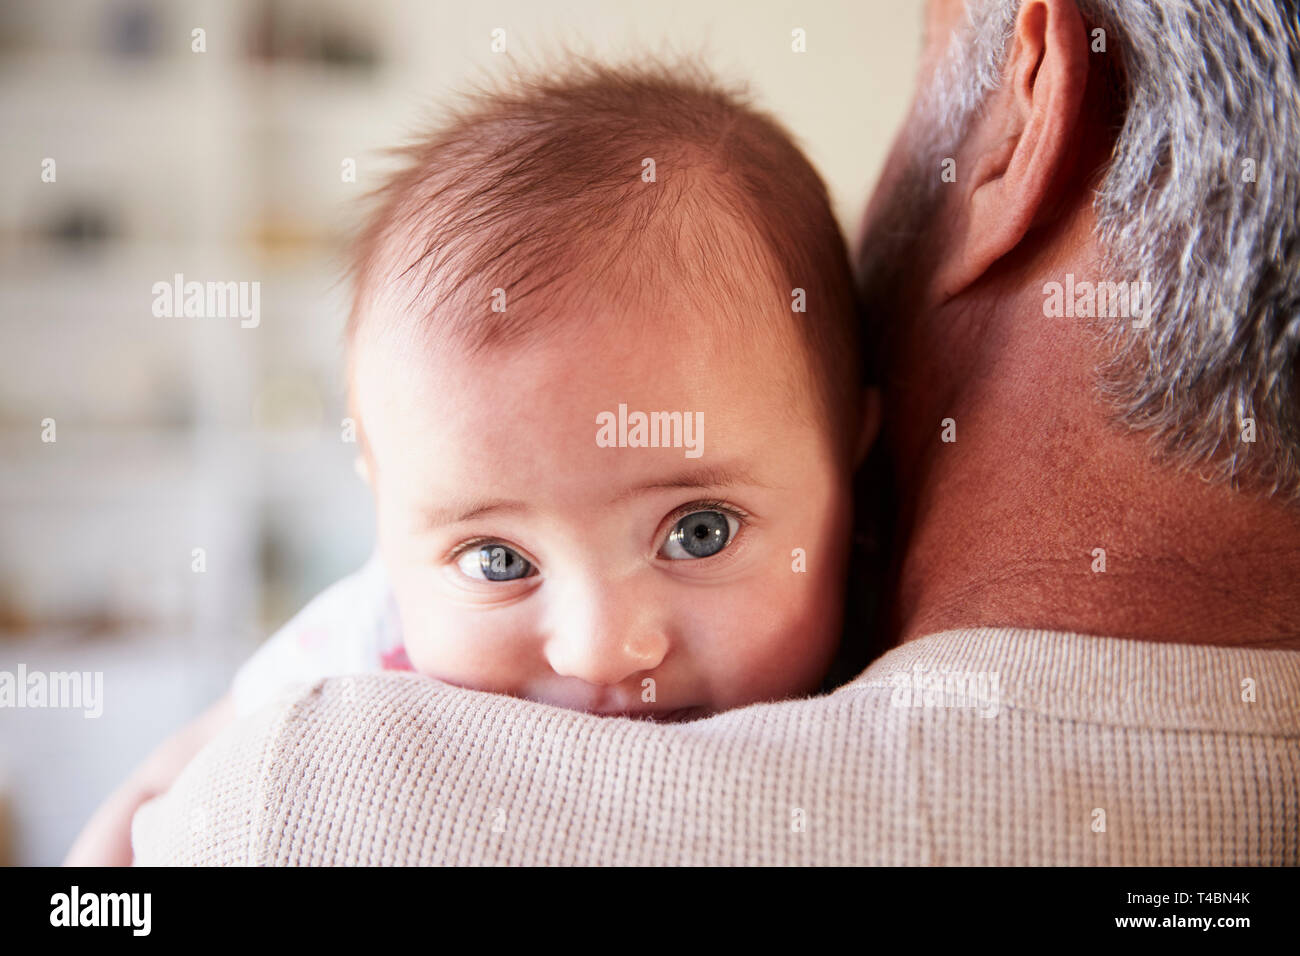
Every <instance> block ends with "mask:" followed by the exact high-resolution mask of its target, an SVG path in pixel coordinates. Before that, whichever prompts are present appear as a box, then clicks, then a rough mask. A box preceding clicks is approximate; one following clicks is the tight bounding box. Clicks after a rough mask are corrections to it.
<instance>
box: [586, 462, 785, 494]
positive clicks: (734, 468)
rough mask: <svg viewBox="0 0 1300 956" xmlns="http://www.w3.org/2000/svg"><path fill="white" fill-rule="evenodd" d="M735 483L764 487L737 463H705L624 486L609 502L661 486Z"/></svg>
mask: <svg viewBox="0 0 1300 956" xmlns="http://www.w3.org/2000/svg"><path fill="white" fill-rule="evenodd" d="M737 485H758V486H760V487H765V486H763V485H762V483H761V482H759V481H758V480H757V479H756V478H755V477H754V476H753V474H751V473H750V472H749V471H747V470H746V469H744V468H742V467H740V466H738V465H706V466H704V467H702V468H688V469H686V470H685V471H681V472H677V473H676V474H673V475H668V476H666V477H664V478H661V479H658V480H656V481H647V482H645V483H644V484H640V485H634V486H633V487H631V488H625V489H624V490H623V491H620V492H619V493H618V494H617V495H615V496H614V497H613V498H612V499H610V500H611V502H619V501H624V500H626V499H628V498H632V497H635V496H636V495H639V494H644V493H645V492H647V491H658V490H660V489H663V488H733V487H735V486H737Z"/></svg>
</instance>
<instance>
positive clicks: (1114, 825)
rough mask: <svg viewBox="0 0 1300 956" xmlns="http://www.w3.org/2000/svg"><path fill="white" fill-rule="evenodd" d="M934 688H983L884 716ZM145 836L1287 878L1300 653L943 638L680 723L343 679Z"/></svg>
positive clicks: (219, 855) (150, 821)
mask: <svg viewBox="0 0 1300 956" xmlns="http://www.w3.org/2000/svg"><path fill="white" fill-rule="evenodd" d="M942 671H961V672H975V673H982V674H984V675H986V678H985V679H986V681H987V680H991V674H992V673H996V674H997V681H998V684H997V693H992V692H991V691H990V692H989V693H988V694H987V695H986V696H987V697H988V698H990V699H988V700H976V701H971V700H968V703H975V704H976V705H977V706H975V707H962V708H958V707H938V706H900V705H899V704H900V701H899V693H898V683H899V681H900V680H902V677H901V676H900V675H901V674H904V673H906V674H909V675H915V674H917V673H928V674H934V673H935V672H942ZM1247 679H1249V680H1251V681H1253V682H1254V683H1253V686H1254V693H1255V697H1256V699H1255V700H1254V701H1253V702H1246V701H1244V700H1243V681H1245V680H1247ZM968 686H969V685H968ZM1245 686H1250V685H1249V684H1247V685H1245ZM931 703H933V701H932V702H931ZM994 705H996V715H995V716H991V717H989V716H981V715H980V714H981V712H983V713H993V711H994ZM1103 822H1104V829H1101V828H1100V824H1102V823H1103ZM134 842H135V852H136V862H137V863H138V864H146V865H147V864H200V865H209V864H227V865H228V864H271V865H316V864H335V865H342V864H347V865H381V864H382V865H393V864H646V865H665V864H671V865H677V864H759V865H765V864H788V865H800V864H963V865H985V864H995V865H996V864H1062V865H1080V864H1084V865H1086V864H1105V865H1151V866H1168V865H1185V864H1197V865H1215V866H1218V865H1247V864H1292V865H1294V864H1300V653H1296V652H1290V651H1263V650H1238V649H1228V648H1216V647H1196V646H1189V645H1178V644H1156V643H1148V642H1138V641H1125V640H1112V639H1104V638H1095V637H1083V636H1079V635H1069V634H1056V633H1047V632H1041V631H1024V630H1012V629H991V628H984V629H975V630H964V631H952V632H947V633H944V634H936V635H932V636H930V637H926V638H923V639H921V640H918V641H914V642H912V643H909V644H907V645H905V646H903V647H901V648H898V649H896V650H894V651H891V652H890V653H888V654H886V655H885V656H883V657H882V658H880V659H879V660H878V661H877V662H876V663H875V664H873V665H872V666H871V667H870V668H869V669H868V670H867V671H866V672H864V673H863V674H862V675H861V676H860V677H858V678H857V679H856V680H855V681H853V683H851V684H849V685H846V686H844V687H842V688H840V689H839V690H837V691H836V692H834V693H832V694H830V695H827V696H825V697H820V698H815V699H811V700H798V701H786V702H782V703H773V704H760V705H755V706H751V707H746V708H743V709H739V710H733V711H728V712H725V713H722V714H719V715H717V716H715V717H712V718H709V719H707V720H701V721H696V722H693V723H689V724H675V725H663V724H654V723H649V722H644V721H632V720H626V719H619V718H603V717H594V716H590V715H586V714H582V713H577V712H573V711H567V710H560V709H557V708H553V707H549V706H546V705H543V704H537V703H532V702H528V701H522V700H517V699H514V698H508V697H502V696H499V695H495V694H486V693H481V692H477V691H469V690H464V689H460V688H455V687H450V686H448V685H446V684H442V683H440V682H438V681H433V680H430V679H428V678H422V677H418V676H413V675H401V674H375V675H367V676H359V677H351V678H337V679H332V680H327V681H322V682H319V683H317V684H315V685H312V686H311V687H309V688H305V689H303V690H301V691H298V692H295V693H294V694H293V695H291V696H288V697H285V698H283V699H282V700H281V701H278V702H277V703H275V704H274V705H272V706H270V707H268V708H266V709H265V710H263V711H261V712H259V713H258V714H256V715H255V716H253V717H250V718H248V719H246V720H244V721H242V722H241V723H240V724H238V725H236V726H235V727H234V728H232V729H231V730H230V731H228V732H227V733H226V734H225V735H223V736H222V737H221V738H219V739H218V740H216V741H214V742H213V743H212V744H211V745H210V746H209V747H208V748H206V749H205V750H204V751H203V752H202V753H201V754H200V755H199V756H198V757H197V758H196V759H195V760H194V762H193V763H192V764H191V765H190V766H189V767H188V768H187V769H186V770H185V772H184V773H183V774H182V775H181V777H180V779H179V780H178V781H177V783H176V784H175V786H174V787H173V788H172V790H171V791H170V792H169V793H168V794H166V795H165V796H163V797H160V798H159V799H157V800H154V801H153V802H151V803H149V804H146V805H145V806H144V807H143V808H142V809H141V810H140V812H139V813H138V814H137V815H136V819H135V824H134Z"/></svg>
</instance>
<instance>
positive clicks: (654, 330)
mask: <svg viewBox="0 0 1300 956" xmlns="http://www.w3.org/2000/svg"><path fill="white" fill-rule="evenodd" d="M665 314H667V315H668V316H671V318H666V317H665ZM601 315H602V316H604V318H602V319H601V320H600V321H599V322H595V323H591V325H590V327H587V328H579V330H577V331H573V332H563V331H562V332H560V333H558V334H557V335H556V336H555V337H554V338H551V339H547V340H544V341H542V342H540V343H529V344H527V345H525V346H522V347H519V348H512V349H507V350H503V349H489V350H487V351H486V352H484V353H482V354H480V355H478V356H474V357H470V356H469V355H467V354H465V353H458V354H455V355H447V356H441V357H434V356H431V355H429V354H427V353H423V352H421V353H420V354H415V353H417V352H419V350H416V349H411V348H406V349H398V348H396V347H393V346H389V345H386V344H384V343H383V342H374V341H371V342H366V343H361V344H359V345H358V348H357V353H356V365H355V379H354V382H355V386H356V389H357V403H358V411H359V413H360V416H361V421H362V426H363V428H364V429H365V431H366V434H367V438H368V441H369V443H370V449H371V454H372V459H371V461H372V466H371V481H372V484H373V486H374V492H375V495H376V502H377V508H378V527H379V546H380V550H381V554H382V557H383V559H384V561H385V564H386V565H387V567H388V570H389V573H390V576H391V579H392V584H393V588H394V592H395V596H396V600H397V603H398V607H399V611H400V615H401V621H402V627H403V631H404V634H405V641H406V649H407V654H408V656H409V657H410V659H411V662H412V664H413V665H414V667H415V669H416V670H418V671H419V672H421V673H424V674H427V675H430V676H433V677H436V678H439V679H441V680H444V681H447V682H449V683H452V684H458V685H461V686H465V687H472V688H476V689H480V690H487V691H496V692H500V693H505V694H511V695H514V696H518V697H524V698H529V699H532V700H537V701H542V702H545V703H550V704H553V705H556V706H561V707H568V708H574V709H580V710H587V711H593V712H598V713H606V714H614V713H618V714H630V715H636V716H647V717H651V718H654V719H670V720H675V719H689V718H691V717H697V716H703V715H704V714H707V713H709V712H714V711H720V710H724V709H727V708H731V707H737V706H740V705H743V704H747V703H753V702H756V701H762V700H769V699H776V698H782V697H787V696H793V695H799V694H804V693H811V692H813V691H815V690H816V689H817V687H818V685H819V682H820V681H821V679H822V678H823V676H824V675H825V673H826V671H827V669H828V667H829V665H830V662H831V659H832V657H833V655H834V652H835V649H836V647H837V644H838V639H839V628H840V623H841V605H842V599H843V581H844V576H845V570H846V568H845V562H846V561H847V559H848V554H849V550H848V541H849V526H850V518H851V514H850V485H851V475H850V471H851V463H848V464H846V463H842V462H837V456H836V454H835V448H836V443H835V442H834V441H832V437H831V435H830V434H828V431H827V427H826V426H824V425H816V426H814V425H812V424H808V422H811V421H819V420H820V419H819V418H818V417H817V416H816V415H815V414H814V411H813V399H812V395H813V393H814V390H813V389H811V388H809V387H808V386H807V382H806V381H803V380H804V379H806V377H807V373H806V371H805V366H804V364H803V362H802V361H801V359H800V356H801V354H802V353H801V352H800V351H799V349H800V348H801V346H800V345H799V344H798V343H797V341H796V339H795V337H794V336H795V333H794V330H793V329H788V330H783V331H782V332H780V333H777V332H773V333H772V336H771V339H770V340H766V341H765V340H763V339H762V338H761V337H756V336H747V337H741V336H736V335H735V334H734V333H732V334H730V335H729V334H728V333H727V331H726V330H725V328H723V326H724V325H725V323H722V322H719V321H717V320H716V319H710V318H709V317H708V316H707V315H701V314H699V313H698V309H692V307H690V306H688V305H686V304H685V303H681V304H677V305H674V307H673V308H670V309H666V310H656V311H655V312H653V313H651V312H648V311H647V312H642V311H641V310H639V309H638V308H636V307H629V306H628V305H626V304H613V303H611V304H610V305H609V307H608V308H607V309H606V310H605V311H603V312H602V313H601ZM796 318H797V317H796ZM782 321H784V322H786V323H789V322H790V321H791V316H778V317H777V318H776V320H775V322H773V323H770V324H773V325H776V324H778V323H780V322H782ZM575 325H577V326H581V325H582V323H575ZM786 332H788V337H785V335H786ZM620 405H625V406H626V410H627V418H628V420H629V423H630V424H629V426H628V429H629V431H628V432H625V435H626V436H627V437H628V442H627V444H628V445H630V444H631V443H632V442H633V441H635V440H636V437H635V436H634V435H632V434H631V431H632V429H634V427H635V421H636V419H635V416H634V415H633V413H634V412H644V413H651V412H678V413H682V415H681V417H682V418H683V419H687V418H689V420H690V421H691V423H692V425H695V424H696V423H697V422H699V421H701V419H702V424H703V429H702V435H701V434H700V433H699V432H698V431H695V430H693V431H692V432H691V433H690V435H689V437H690V439H691V441H692V442H693V444H694V449H692V448H689V447H657V448H656V447H608V446H609V444H610V442H611V441H613V442H618V441H619V438H620V436H619V431H620V426H619V423H618V418H619V406H620ZM602 413H612V415H610V416H605V415H602ZM611 419H612V420H613V424H612V425H610V424H609V423H610V421H611ZM598 422H599V423H598ZM601 433H603V437H602V439H601V441H600V442H598V440H597V439H598V434H601ZM670 437H671V436H665V439H664V442H661V444H662V443H665V442H666V441H667V440H669V438H670ZM701 438H702V441H700V439H701ZM688 452H690V454H688Z"/></svg>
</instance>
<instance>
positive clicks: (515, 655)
mask: <svg viewBox="0 0 1300 956" xmlns="http://www.w3.org/2000/svg"><path fill="white" fill-rule="evenodd" d="M398 607H399V610H400V612H401V617H402V636H403V640H404V642H405V645H406V655H407V657H408V658H410V661H411V666H412V667H414V668H415V670H416V671H417V672H418V673H421V674H425V675H427V676H429V677H436V678H438V679H439V680H443V681H446V682H448V683H451V684H457V685H459V686H461V687H470V688H473V689H475V690H485V691H495V692H498V693H510V692H511V690H512V689H513V687H514V685H515V684H516V683H517V682H518V679H519V674H520V673H522V671H523V669H524V664H525V662H524V661H523V660H522V658H521V654H522V653H523V648H525V647H526V646H527V642H526V641H523V640H520V639H518V637H517V635H515V634H514V632H513V631H514V629H513V628H512V625H511V623H510V615H508V614H505V615H503V614H501V613H500V612H497V613H491V614H485V613H483V612H481V611H479V610H476V609H474V608H464V607H457V606H455V605H448V604H446V603H445V602H440V601H438V600H436V599H432V600H431V599H429V598H428V597H426V596H424V595H419V596H406V597H405V598H404V597H403V595H401V594H400V593H399V595H398Z"/></svg>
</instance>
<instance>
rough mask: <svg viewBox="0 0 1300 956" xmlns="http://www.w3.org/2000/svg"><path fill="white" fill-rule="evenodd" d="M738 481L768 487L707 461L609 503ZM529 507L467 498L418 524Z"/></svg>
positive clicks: (432, 524) (433, 512) (734, 468)
mask: <svg viewBox="0 0 1300 956" xmlns="http://www.w3.org/2000/svg"><path fill="white" fill-rule="evenodd" d="M738 485H749V486H755V487H767V486H766V485H763V484H762V482H760V481H758V480H757V479H755V478H754V476H753V475H752V474H751V473H750V472H749V471H748V470H746V469H744V468H742V467H739V466H737V465H708V466H705V467H702V468H688V469H687V470H685V471H681V472H677V473H675V474H671V475H666V476H664V477H663V478H658V479H655V480H652V481H647V482H645V483H643V484H639V485H634V486H632V487H631V488H625V489H623V490H622V491H620V492H619V493H618V494H616V495H615V496H614V497H613V498H611V499H610V504H617V503H618V502H620V501H626V500H627V499H628V498H634V497H636V496H637V495H640V494H645V493H646V492H648V491H658V490H662V489H664V488H733V487H736V486H738ZM528 510H529V508H528V505H527V504H525V503H524V502H522V501H506V500H503V499H492V500H483V501H467V502H463V503H461V504H456V505H451V506H449V507H445V508H434V509H430V510H428V511H426V512H425V513H424V514H423V516H422V521H421V524H422V525H423V526H424V527H426V528H437V527H441V526H442V525H448V524H458V523H460V522H462V521H469V520H470V519H471V518H481V517H483V516H484V515H488V514H501V513H512V512H513V513H515V514H518V513H520V512H525V511H528Z"/></svg>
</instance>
